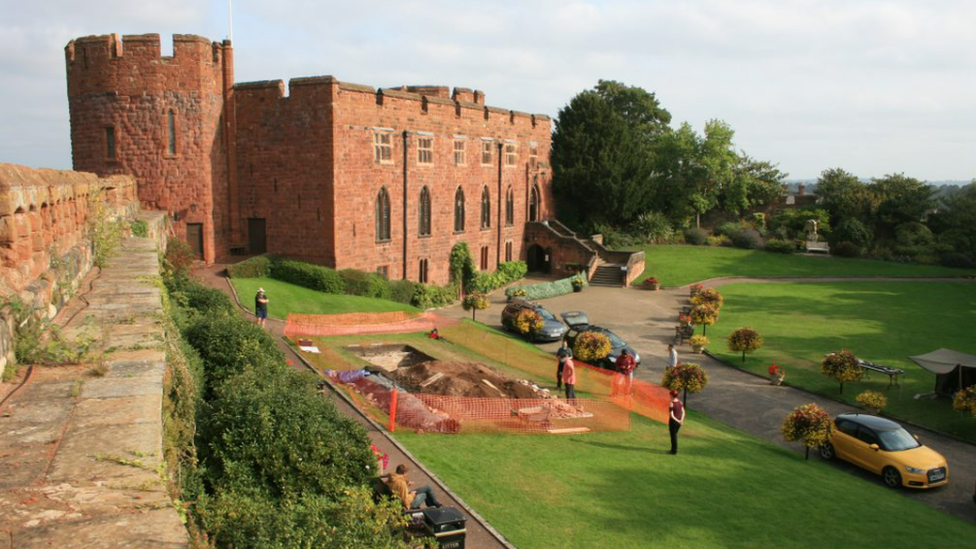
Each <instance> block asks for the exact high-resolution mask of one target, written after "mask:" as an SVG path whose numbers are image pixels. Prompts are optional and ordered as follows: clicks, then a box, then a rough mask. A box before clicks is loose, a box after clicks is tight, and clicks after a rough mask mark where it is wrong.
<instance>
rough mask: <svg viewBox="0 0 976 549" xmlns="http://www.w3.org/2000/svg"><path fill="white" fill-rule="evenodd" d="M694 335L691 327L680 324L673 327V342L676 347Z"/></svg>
mask: <svg viewBox="0 0 976 549" xmlns="http://www.w3.org/2000/svg"><path fill="white" fill-rule="evenodd" d="M694 333H695V328H694V326H691V325H686V326H682V325H680V324H679V325H678V326H675V327H674V342H675V344H676V345H681V344H682V343H684V342H685V339H688V338H689V337H691V336H692V334H694Z"/></svg>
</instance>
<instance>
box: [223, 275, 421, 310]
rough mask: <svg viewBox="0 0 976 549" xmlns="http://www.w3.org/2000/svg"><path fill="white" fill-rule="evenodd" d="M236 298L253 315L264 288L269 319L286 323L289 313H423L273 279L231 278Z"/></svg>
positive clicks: (400, 305) (403, 306) (378, 301)
mask: <svg viewBox="0 0 976 549" xmlns="http://www.w3.org/2000/svg"><path fill="white" fill-rule="evenodd" d="M230 281H231V282H232V283H233V284H234V289H235V290H236V291H237V295H238V296H240V298H241V303H243V304H244V307H245V308H246V309H247V310H249V311H251V312H252V313H253V312H254V294H256V293H257V292H258V288H264V291H265V293H266V294H267V296H268V299H269V300H270V301H269V302H268V315H269V316H271V317H272V318H280V319H284V318H285V317H286V316H288V313H301V314H338V313H385V312H390V311H409V312H420V309H418V308H416V307H414V306H412V305H407V304H405V303H398V302H396V301H388V300H386V299H376V298H372V297H360V296H357V295H338V294H326V293H322V292H317V291H315V290H309V289H308V288H304V287H302V286H296V285H294V284H289V283H288V282H282V281H280V280H275V279H273V278H232V279H230Z"/></svg>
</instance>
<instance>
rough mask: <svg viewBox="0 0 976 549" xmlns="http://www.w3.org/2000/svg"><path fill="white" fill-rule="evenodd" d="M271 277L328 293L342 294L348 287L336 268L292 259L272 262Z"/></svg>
mask: <svg viewBox="0 0 976 549" xmlns="http://www.w3.org/2000/svg"><path fill="white" fill-rule="evenodd" d="M271 278H274V279H275V280H281V281H282V282H289V283H291V284H297V285H298V286H303V287H305V288H309V289H312V290H318V291H320V292H325V293H327V294H342V293H345V288H346V283H345V281H343V280H342V277H341V276H339V273H337V272H336V270H335V269H330V268H328V267H323V266H321V265H313V264H312V263H305V262H303V261H292V260H290V259H280V260H278V261H275V262H274V263H272V265H271Z"/></svg>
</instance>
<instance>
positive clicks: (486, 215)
mask: <svg viewBox="0 0 976 549" xmlns="http://www.w3.org/2000/svg"><path fill="white" fill-rule="evenodd" d="M488 227H491V193H490V192H488V185H485V189H484V190H483V191H481V228H482V229H487V228H488Z"/></svg>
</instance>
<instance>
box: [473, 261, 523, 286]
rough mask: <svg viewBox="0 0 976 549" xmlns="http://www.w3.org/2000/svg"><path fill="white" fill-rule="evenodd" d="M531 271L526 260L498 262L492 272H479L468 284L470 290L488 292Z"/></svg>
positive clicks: (519, 278)
mask: <svg viewBox="0 0 976 549" xmlns="http://www.w3.org/2000/svg"><path fill="white" fill-rule="evenodd" d="M528 272H529V267H528V265H526V263H525V262H524V261H506V262H503V263H499V264H498V269H496V270H495V271H494V272H492V273H477V274H476V275H475V276H474V278H472V279H471V282H470V283H469V284H468V291H469V292H480V293H484V294H486V293H488V292H490V291H492V290H495V289H498V288H501V287H502V286H504V285H506V284H509V283H511V282H515V281H516V280H521V279H522V278H524V277H525V274H526V273H528Z"/></svg>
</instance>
